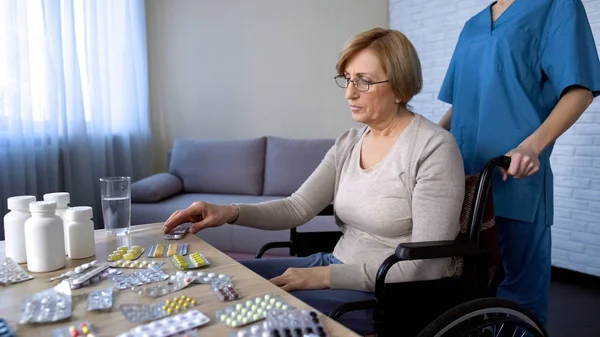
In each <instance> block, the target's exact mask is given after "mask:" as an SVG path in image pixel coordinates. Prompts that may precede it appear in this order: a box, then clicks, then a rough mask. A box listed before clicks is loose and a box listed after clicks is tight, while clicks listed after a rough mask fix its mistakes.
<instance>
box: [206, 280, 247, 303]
mask: <svg viewBox="0 0 600 337" xmlns="http://www.w3.org/2000/svg"><path fill="white" fill-rule="evenodd" d="M211 287H212V289H213V292H214V293H215V295H216V296H217V299H218V300H219V301H221V302H227V301H234V300H237V299H239V298H240V295H239V294H238V292H237V290H236V289H235V287H234V286H233V282H232V281H231V279H229V280H217V281H214V282H212V283H211Z"/></svg>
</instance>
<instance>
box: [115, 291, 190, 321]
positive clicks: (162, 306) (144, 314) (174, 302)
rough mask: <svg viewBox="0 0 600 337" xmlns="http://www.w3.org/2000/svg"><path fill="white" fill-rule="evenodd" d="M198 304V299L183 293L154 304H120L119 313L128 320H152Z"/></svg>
mask: <svg viewBox="0 0 600 337" xmlns="http://www.w3.org/2000/svg"><path fill="white" fill-rule="evenodd" d="M196 305H198V301H197V300H196V299H194V298H191V297H187V296H185V295H183V296H179V297H174V298H173V299H168V300H165V301H162V302H159V303H155V304H122V305H121V306H120V308H121V313H122V314H123V316H124V317H125V318H126V319H127V320H128V321H130V322H148V321H154V320H157V319H160V318H163V317H166V316H169V315H172V314H178V313H181V312H183V311H185V310H188V309H189V308H192V307H194V306H196Z"/></svg>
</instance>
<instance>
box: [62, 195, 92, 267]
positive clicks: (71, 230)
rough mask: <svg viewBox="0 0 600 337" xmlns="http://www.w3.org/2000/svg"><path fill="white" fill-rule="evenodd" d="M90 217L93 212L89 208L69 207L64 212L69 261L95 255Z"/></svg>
mask: <svg viewBox="0 0 600 337" xmlns="http://www.w3.org/2000/svg"><path fill="white" fill-rule="evenodd" d="M92 217H93V211H92V208H91V207H89V206H77V207H69V209H67V211H66V212H65V231H66V232H65V238H66V241H65V243H66V247H67V256H68V257H69V258H70V259H85V258H88V257H91V256H94V255H96V246H95V245H96V241H95V239H94V223H93V222H92V220H91V219H92Z"/></svg>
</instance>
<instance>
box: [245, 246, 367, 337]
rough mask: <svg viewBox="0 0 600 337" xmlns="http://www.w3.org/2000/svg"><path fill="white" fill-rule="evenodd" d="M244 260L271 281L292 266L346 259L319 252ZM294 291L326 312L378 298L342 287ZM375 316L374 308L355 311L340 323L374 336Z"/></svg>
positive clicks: (249, 267)
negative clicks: (299, 255)
mask: <svg viewBox="0 0 600 337" xmlns="http://www.w3.org/2000/svg"><path fill="white" fill-rule="evenodd" d="M240 263H241V264H243V265H244V266H246V267H247V268H248V269H250V270H252V271H254V272H255V273H257V274H258V275H260V276H262V277H263V278H265V279H267V280H268V279H271V278H273V277H276V276H279V275H281V274H283V273H284V272H285V271H286V270H287V269H288V268H309V267H320V266H329V265H330V264H338V263H342V262H341V261H340V260H338V259H336V258H335V257H334V256H333V254H331V253H317V254H314V255H311V256H308V257H291V258H276V259H256V260H243V261H240ZM290 294H292V295H293V296H294V297H296V298H298V299H300V300H301V301H303V302H304V303H306V304H308V305H310V306H311V307H313V308H315V309H317V310H318V311H320V312H322V313H323V314H325V315H329V314H330V313H331V312H332V311H333V310H334V309H335V308H337V307H338V306H340V305H342V304H344V303H347V302H354V301H365V300H370V299H373V298H375V295H374V294H373V293H369V292H362V291H355V290H341V289H322V290H296V291H292V292H290ZM372 317H373V312H372V310H361V311H353V312H349V313H347V314H345V315H343V316H342V317H341V318H340V320H339V323H340V324H343V325H344V326H346V327H347V328H348V329H350V330H353V331H354V332H356V333H357V334H360V335H370V334H374V329H373V319H372Z"/></svg>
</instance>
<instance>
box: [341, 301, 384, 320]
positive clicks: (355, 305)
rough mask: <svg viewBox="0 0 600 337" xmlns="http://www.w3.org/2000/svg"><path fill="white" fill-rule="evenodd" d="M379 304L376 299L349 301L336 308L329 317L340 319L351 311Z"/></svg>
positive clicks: (370, 307)
mask: <svg viewBox="0 0 600 337" xmlns="http://www.w3.org/2000/svg"><path fill="white" fill-rule="evenodd" d="M376 304H377V301H376V300H374V299H373V300H366V301H358V302H348V303H344V304H342V305H340V306H339V307H337V308H335V309H334V310H333V311H332V312H331V313H330V314H329V317H330V318H332V319H334V320H336V321H337V320H338V319H339V318H340V317H341V316H342V315H343V314H345V313H348V312H350V311H356V310H365V309H372V308H375V305H376Z"/></svg>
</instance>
